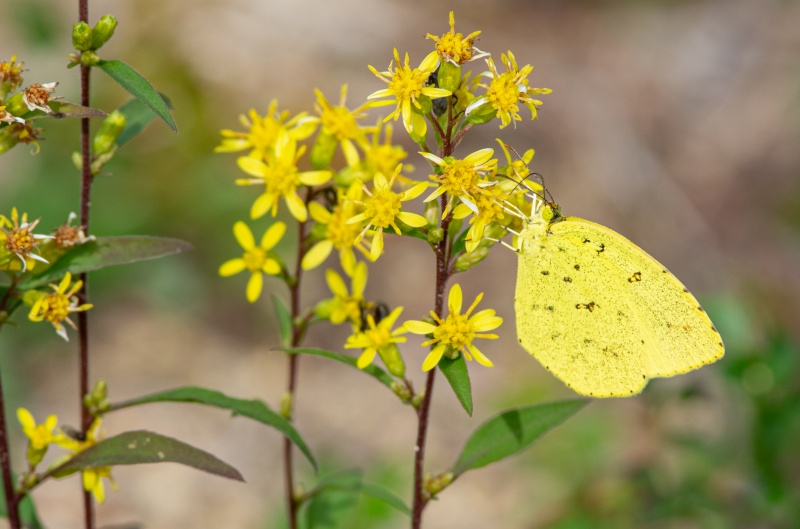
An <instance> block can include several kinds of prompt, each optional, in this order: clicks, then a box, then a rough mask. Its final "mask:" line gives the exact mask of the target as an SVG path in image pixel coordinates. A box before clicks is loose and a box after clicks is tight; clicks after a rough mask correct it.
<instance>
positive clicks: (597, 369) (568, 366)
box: [514, 202, 725, 397]
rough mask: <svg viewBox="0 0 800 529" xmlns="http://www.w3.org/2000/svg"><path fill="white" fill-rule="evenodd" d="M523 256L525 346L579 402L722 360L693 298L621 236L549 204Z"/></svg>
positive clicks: (520, 322)
mask: <svg viewBox="0 0 800 529" xmlns="http://www.w3.org/2000/svg"><path fill="white" fill-rule="evenodd" d="M517 251H518V252H519V270H518V273H517V288H516V293H515V300H514V308H515V310H516V315H517V334H518V336H519V342H520V344H522V347H524V348H525V349H526V350H527V351H528V352H529V353H530V354H532V355H533V356H534V357H535V358H536V359H537V360H538V361H539V362H540V363H541V364H542V365H544V366H545V367H546V368H547V369H548V370H550V372H552V373H553V374H554V375H555V376H557V377H558V378H559V379H561V380H562V381H563V382H564V383H565V384H566V385H567V386H569V387H570V388H572V389H573V390H575V391H576V392H578V393H580V394H583V395H588V396H591V397H625V396H629V395H633V394H635V393H639V392H640V391H641V390H642V389H643V388H644V386H645V385H646V384H647V381H648V380H649V379H651V378H656V377H671V376H673V375H677V374H680V373H686V372H687V371H691V370H693V369H697V368H699V367H701V366H703V365H705V364H710V363H712V362H714V361H716V360H718V359H720V358H722V355H723V354H724V351H725V347H724V345H723V344H722V338H721V337H720V335H719V333H718V332H717V329H716V328H715V327H714V325H713V324H712V323H711V320H710V319H709V317H708V315H707V314H706V313H705V311H704V310H703V309H702V308H701V307H700V305H699V303H697V300H696V299H695V298H694V296H692V294H691V293H690V292H689V291H688V290H687V289H686V288H685V287H684V286H683V284H682V283H681V282H680V281H678V279H677V278H676V277H675V276H674V275H672V274H671V273H670V272H669V271H668V270H667V269H666V268H665V267H664V266H663V265H661V264H660V263H659V262H658V261H656V260H655V259H654V258H652V257H651V256H650V255H648V254H647V253H646V252H645V251H644V250H642V249H641V248H639V247H638V246H636V245H635V244H633V243H632V242H630V241H629V240H628V239H626V238H625V237H623V236H622V235H620V234H619V233H617V232H615V231H613V230H610V229H609V228H606V227H605V226H601V225H599V224H595V223H594V222H590V221H588V220H584V219H580V218H577V217H562V216H561V210H560V208H559V207H558V206H557V205H556V204H554V203H550V202H543V203H541V205H540V207H539V208H538V211H536V213H534V214H533V215H532V216H531V218H529V219H527V221H526V222H525V227H524V228H523V229H522V231H521V232H520V234H519V236H518V238H517Z"/></svg>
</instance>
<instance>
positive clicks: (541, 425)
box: [451, 399, 589, 477]
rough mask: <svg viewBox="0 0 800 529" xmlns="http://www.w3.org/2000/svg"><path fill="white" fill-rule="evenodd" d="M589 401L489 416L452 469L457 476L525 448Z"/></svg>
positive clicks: (514, 410)
mask: <svg viewBox="0 0 800 529" xmlns="http://www.w3.org/2000/svg"><path fill="white" fill-rule="evenodd" d="M588 402H589V401H588V400H579V399H576V400H565V401H561V402H549V403H547V404H537V405H535V406H528V407H525V408H517V409H513V410H509V411H507V412H505V413H501V414H500V415H497V416H496V417H493V418H491V419H489V420H488V421H486V422H485V423H483V424H482V425H481V426H480V427H478V429H477V430H475V431H474V432H473V433H472V436H471V437H470V438H469V439H468V440H467V443H466V444H465V445H464V449H463V450H462V451H461V455H459V456H458V460H457V461H456V463H455V465H453V468H452V470H451V472H453V474H454V475H455V476H456V477H457V476H459V475H461V474H463V473H464V472H466V471H467V470H472V469H475V468H480V467H483V466H486V465H488V464H489V463H494V462H495V461H500V460H501V459H505V458H506V457H509V456H511V455H514V454H516V453H518V452H521V451H522V450H525V449H526V448H528V447H529V446H531V445H532V444H533V443H534V441H536V440H537V439H538V438H539V437H541V436H542V435H544V434H545V433H546V432H547V431H549V430H550V429H551V428H553V427H555V426H557V425H558V424H561V423H562V422H563V421H564V420H566V419H567V418H568V417H570V416H572V415H573V414H574V413H575V412H577V411H578V410H580V409H581V408H583V407H584V406H585V405H586V404H587V403H588Z"/></svg>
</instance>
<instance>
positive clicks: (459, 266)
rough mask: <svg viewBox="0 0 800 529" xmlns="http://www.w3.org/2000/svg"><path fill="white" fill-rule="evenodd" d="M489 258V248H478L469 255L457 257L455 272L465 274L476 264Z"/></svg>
mask: <svg viewBox="0 0 800 529" xmlns="http://www.w3.org/2000/svg"><path fill="white" fill-rule="evenodd" d="M488 256H489V248H486V247H483V246H478V247H477V248H475V249H474V250H472V251H471V252H469V253H464V254H461V255H460V256H458V259H456V264H455V267H454V268H455V271H456V272H466V271H467V270H469V269H470V268H472V267H473V266H475V265H476V264H478V263H480V262H481V261H483V260H484V259H486V257H488Z"/></svg>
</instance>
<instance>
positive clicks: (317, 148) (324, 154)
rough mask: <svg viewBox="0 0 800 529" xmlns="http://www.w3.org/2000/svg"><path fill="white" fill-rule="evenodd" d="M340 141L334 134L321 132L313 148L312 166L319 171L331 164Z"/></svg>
mask: <svg viewBox="0 0 800 529" xmlns="http://www.w3.org/2000/svg"><path fill="white" fill-rule="evenodd" d="M338 143H339V142H337V141H336V136H334V135H333V134H326V133H325V132H320V133H319V134H318V135H317V139H316V141H314V146H313V147H312V148H311V166H312V167H313V168H314V169H316V170H318V171H319V170H322V169H325V168H326V167H328V166H330V164H331V160H333V155H334V154H336V146H337V145H338Z"/></svg>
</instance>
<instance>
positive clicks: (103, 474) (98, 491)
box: [55, 417, 118, 503]
mask: <svg viewBox="0 0 800 529" xmlns="http://www.w3.org/2000/svg"><path fill="white" fill-rule="evenodd" d="M100 424H101V420H100V417H97V418H96V419H95V420H94V422H92V425H91V426H90V427H89V429H88V430H87V431H86V438H85V439H84V440H78V439H73V438H71V437H69V436H67V435H63V434H61V435H59V436H57V438H56V440H55V443H56V444H57V445H58V446H60V447H61V448H64V449H65V450H69V451H71V452H73V455H76V454H79V453H81V452H83V451H84V450H86V449H87V448H90V447H92V446H94V445H96V444H97V442H98V441H99V439H98V435H99V431H100ZM81 477H82V481H83V490H85V491H88V492H91V493H92V495H93V496H94V499H95V500H97V503H103V502H104V501H105V497H106V493H105V488H104V487H103V481H102V478H105V479H107V480H108V481H109V483H111V488H113V489H114V490H117V489H118V487H117V483H116V481H114V478H113V477H111V467H97V468H86V469H83V470H82V471H81Z"/></svg>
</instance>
